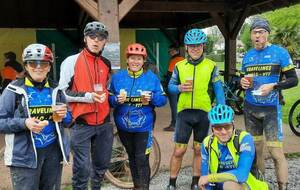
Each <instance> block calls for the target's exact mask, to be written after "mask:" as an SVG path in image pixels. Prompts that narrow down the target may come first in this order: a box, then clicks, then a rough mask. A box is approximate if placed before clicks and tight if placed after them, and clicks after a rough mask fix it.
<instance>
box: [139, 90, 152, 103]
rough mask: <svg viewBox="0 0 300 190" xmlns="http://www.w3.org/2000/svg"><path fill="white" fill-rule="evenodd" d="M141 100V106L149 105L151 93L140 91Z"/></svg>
mask: <svg viewBox="0 0 300 190" xmlns="http://www.w3.org/2000/svg"><path fill="white" fill-rule="evenodd" d="M141 100H142V104H143V105H149V102H150V101H151V91H141Z"/></svg>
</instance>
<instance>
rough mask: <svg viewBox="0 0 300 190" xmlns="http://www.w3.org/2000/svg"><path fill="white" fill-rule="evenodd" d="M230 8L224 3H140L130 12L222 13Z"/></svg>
mask: <svg viewBox="0 0 300 190" xmlns="http://www.w3.org/2000/svg"><path fill="white" fill-rule="evenodd" d="M226 9H230V7H229V6H228V5H227V4H226V3H224V2H209V1H207V2H179V1H141V2H140V3H139V4H137V5H136V6H135V7H134V8H133V9H132V12H184V13H188V12H190V13H192V12H194V13H200V12H205V13H207V12H210V11H215V12H223V11H224V10H226Z"/></svg>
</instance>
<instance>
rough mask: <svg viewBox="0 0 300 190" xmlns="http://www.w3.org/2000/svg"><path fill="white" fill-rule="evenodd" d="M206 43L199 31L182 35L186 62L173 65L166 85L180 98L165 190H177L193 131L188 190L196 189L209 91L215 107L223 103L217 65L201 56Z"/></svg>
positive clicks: (205, 133) (207, 126)
mask: <svg viewBox="0 0 300 190" xmlns="http://www.w3.org/2000/svg"><path fill="white" fill-rule="evenodd" d="M206 42H207V36H206V34H205V33H204V32H203V31H202V30H201V29H191V30H189V31H188V32H187V33H186V34H185V37H184V43H185V48H186V51H187V54H188V56H187V59H184V60H182V61H180V62H178V63H177V64H176V66H175V68H174V71H173V74H172V77H171V80H170V82H169V85H168V91H169V92H170V93H173V94H178V95H179V97H178V103H177V118H176V125H175V134H174V141H175V149H174V152H173V155H172V157H171V161H170V181H169V185H168V187H167V189H168V190H173V189H176V179H177V175H178V173H179V170H180V167H181V163H182V159H183V156H184V154H185V152H186V150H187V145H188V142H189V139H190V136H191V134H192V132H193V134H194V143H193V146H194V160H193V178H192V185H191V189H192V190H197V189H198V188H199V187H198V180H199V178H200V165H201V154H200V144H201V143H202V141H203V139H204V138H205V137H206V135H207V132H208V128H209V121H208V117H207V112H208V111H209V110H210V109H211V103H212V102H211V98H210V95H209V91H210V90H213V91H214V93H215V95H216V99H217V104H225V98H224V92H223V88H222V82H221V80H220V78H219V73H218V68H217V66H216V63H215V62H213V61H211V60H209V59H207V58H205V57H204V55H203V51H204V48H205V44H206Z"/></svg>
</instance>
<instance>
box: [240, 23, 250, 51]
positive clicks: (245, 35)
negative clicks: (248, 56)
mask: <svg viewBox="0 0 300 190" xmlns="http://www.w3.org/2000/svg"><path fill="white" fill-rule="evenodd" d="M240 40H241V41H242V42H243V44H244V46H245V51H248V50H249V49H250V48H251V47H252V42H251V38H250V25H249V24H247V23H244V25H243V26H242V28H241V33H240Z"/></svg>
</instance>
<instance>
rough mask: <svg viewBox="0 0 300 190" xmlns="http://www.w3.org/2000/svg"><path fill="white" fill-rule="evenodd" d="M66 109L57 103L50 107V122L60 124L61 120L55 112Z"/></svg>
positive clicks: (62, 104) (63, 105)
mask: <svg viewBox="0 0 300 190" xmlns="http://www.w3.org/2000/svg"><path fill="white" fill-rule="evenodd" d="M65 107H66V104H64V103H61V102H57V103H56V104H55V105H52V120H53V121H54V122H61V121H62V118H61V117H60V116H59V115H58V113H57V111H58V110H61V109H63V108H65Z"/></svg>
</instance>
